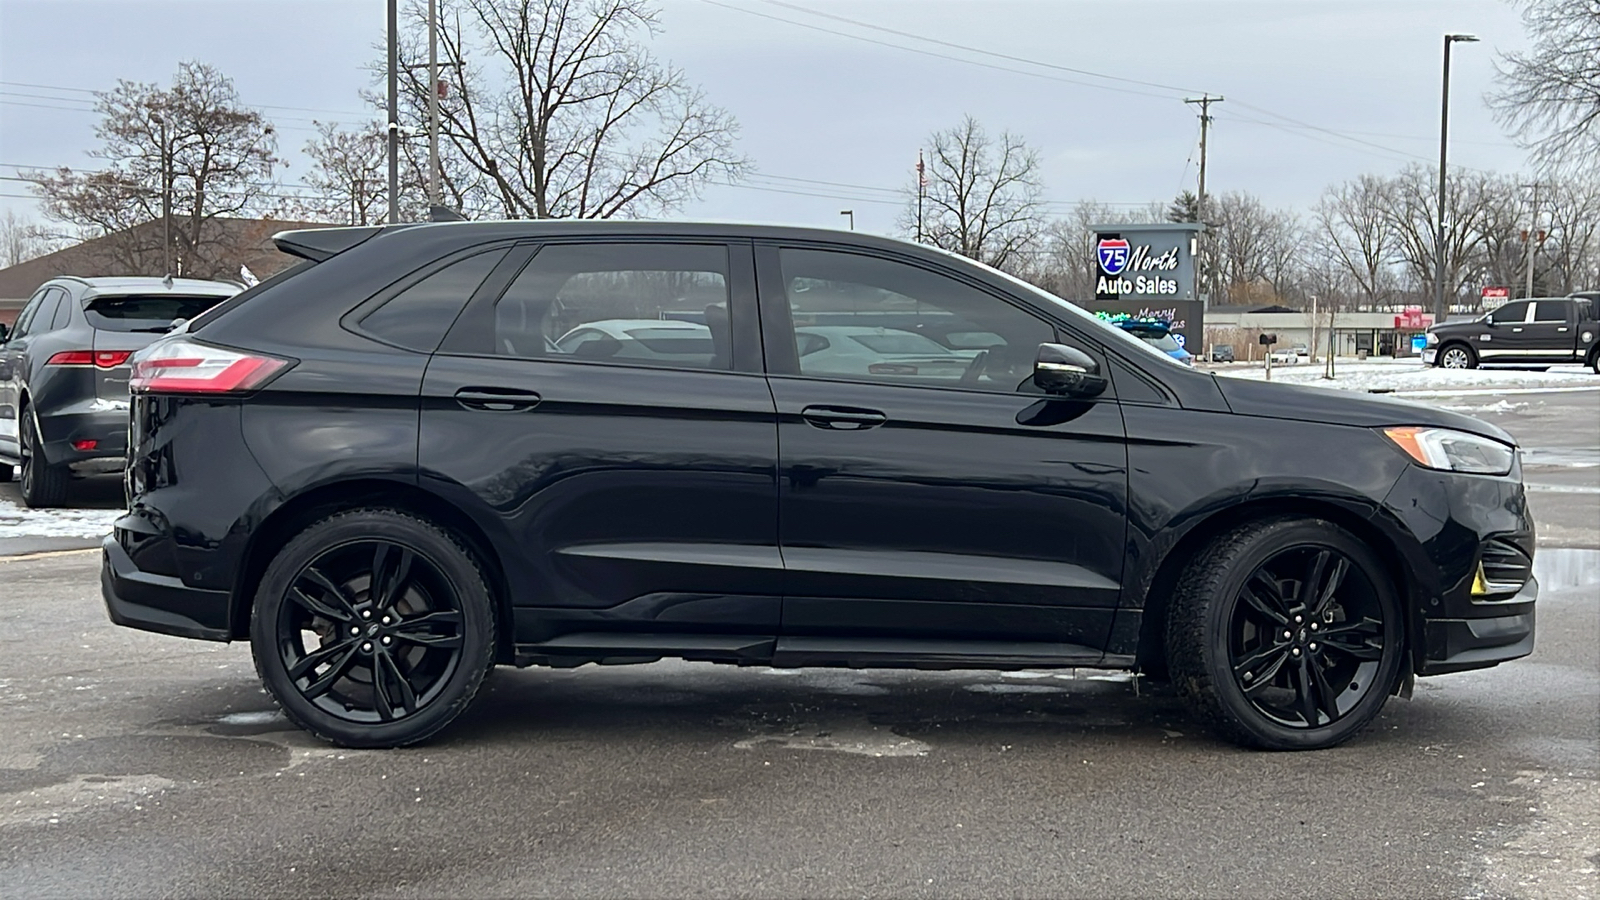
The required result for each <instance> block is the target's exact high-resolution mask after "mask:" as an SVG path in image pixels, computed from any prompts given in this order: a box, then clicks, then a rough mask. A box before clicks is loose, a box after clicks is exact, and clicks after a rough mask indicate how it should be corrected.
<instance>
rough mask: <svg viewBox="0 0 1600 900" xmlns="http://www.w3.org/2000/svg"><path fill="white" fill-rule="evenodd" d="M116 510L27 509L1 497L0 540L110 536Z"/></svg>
mask: <svg viewBox="0 0 1600 900" xmlns="http://www.w3.org/2000/svg"><path fill="white" fill-rule="evenodd" d="M120 515H122V510H119V509H29V508H27V507H26V506H23V505H21V504H19V503H17V502H16V501H14V500H12V499H11V498H9V497H0V538H19V537H51V538H97V537H100V536H101V535H106V534H110V533H111V523H112V522H115V521H116V520H117V517H118V516H120Z"/></svg>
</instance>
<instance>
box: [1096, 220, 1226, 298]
mask: <svg viewBox="0 0 1600 900" xmlns="http://www.w3.org/2000/svg"><path fill="white" fill-rule="evenodd" d="M1200 227H1201V226H1198V225H1190V224H1184V223H1175V224H1167V225H1116V226H1110V225H1108V226H1105V227H1104V228H1097V229H1096V234H1095V246H1094V267H1095V273H1094V274H1095V287H1094V295H1095V299H1096V300H1160V301H1164V302H1170V301H1173V300H1194V299H1196V297H1195V293H1194V255H1193V254H1194V240H1195V235H1196V234H1197V233H1198V232H1199V230H1200Z"/></svg>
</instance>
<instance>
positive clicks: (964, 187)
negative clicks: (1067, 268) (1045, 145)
mask: <svg viewBox="0 0 1600 900" xmlns="http://www.w3.org/2000/svg"><path fill="white" fill-rule="evenodd" d="M928 142H929V154H928V164H927V179H928V187H927V189H926V190H925V192H924V198H925V199H924V205H923V216H922V234H923V236H924V239H925V240H927V241H928V242H929V243H931V244H933V245H934V246H936V247H940V248H943V249H945V250H949V251H952V252H954V253H959V254H961V255H962V256H966V257H969V258H971V259H975V260H977V261H979V262H982V263H986V264H988V265H991V266H994V267H995V268H997V269H1004V268H1007V267H1008V266H1018V267H1020V266H1022V265H1023V264H1025V263H1026V261H1027V256H1028V254H1029V252H1030V251H1031V250H1032V249H1033V248H1034V244H1035V243H1036V242H1037V241H1038V239H1039V237H1040V236H1041V234H1042V233H1043V231H1044V228H1045V224H1046V223H1045V213H1044V202H1043V197H1042V193H1043V186H1042V185H1041V184H1040V181H1039V153H1038V151H1036V150H1034V149H1033V148H1032V147H1029V146H1028V145H1027V144H1025V143H1023V141H1022V139H1021V138H1020V137H1018V136H1016V135H1013V134H1011V133H1010V132H1003V133H1002V134H1001V135H1000V140H999V142H998V143H996V142H994V141H993V140H991V139H990V137H989V135H988V133H987V132H986V131H984V128H983V126H982V125H980V124H978V120H977V119H974V118H973V117H972V116H967V117H966V118H964V119H962V121H961V124H960V125H957V126H955V127H954V128H950V129H946V130H944V131H936V132H934V133H933V134H932V135H931V136H930V137H929V139H928ZM916 215H917V206H916V188H915V186H914V185H913V186H912V188H911V199H910V201H909V203H908V205H907V207H906V211H905V212H904V213H903V214H902V215H901V222H900V224H901V227H903V228H904V229H905V230H906V231H907V232H908V233H911V232H913V231H914V230H915V228H916Z"/></svg>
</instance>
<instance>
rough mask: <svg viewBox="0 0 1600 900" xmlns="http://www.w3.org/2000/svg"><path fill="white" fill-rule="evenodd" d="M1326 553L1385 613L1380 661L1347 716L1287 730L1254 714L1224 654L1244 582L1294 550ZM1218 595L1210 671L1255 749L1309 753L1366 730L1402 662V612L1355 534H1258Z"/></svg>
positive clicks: (1315, 527)
mask: <svg viewBox="0 0 1600 900" xmlns="http://www.w3.org/2000/svg"><path fill="white" fill-rule="evenodd" d="M1307 546H1323V547H1328V548H1329V549H1333V550H1337V551H1338V552H1340V553H1342V554H1344V555H1345V556H1346V557H1347V558H1349V559H1350V560H1351V562H1353V563H1354V564H1355V565H1357V566H1359V567H1360V568H1361V569H1362V570H1363V574H1364V575H1365V576H1366V577H1367V578H1368V579H1369V580H1370V581H1371V582H1372V584H1373V587H1374V589H1375V591H1376V593H1377V597H1378V602H1379V604H1380V606H1381V607H1382V609H1383V620H1384V621H1383V629H1384V633H1383V646H1384V657H1383V659H1382V660H1381V661H1380V663H1379V668H1378V673H1377V677H1376V679H1375V680H1374V684H1373V686H1372V687H1371V688H1370V689H1369V690H1368V691H1367V693H1366V695H1365V696H1363V697H1362V698H1361V701H1360V702H1359V703H1357V704H1356V706H1355V707H1354V708H1352V709H1351V710H1350V712H1349V713H1347V714H1346V715H1344V716H1343V717H1342V718H1340V719H1339V720H1338V721H1337V722H1334V723H1332V724H1329V725H1325V726H1322V727H1319V728H1290V727H1288V726H1285V725H1280V724H1278V723H1277V722H1274V721H1272V720H1271V719H1269V718H1268V717H1267V716H1266V715H1265V714H1263V713H1262V712H1260V711H1259V710H1257V709H1256V708H1255V705H1254V704H1253V703H1252V702H1251V701H1250V699H1249V698H1248V697H1246V696H1245V694H1244V689H1243V688H1241V687H1240V686H1239V684H1238V682H1237V681H1236V680H1235V678H1234V676H1233V667H1232V662H1231V656H1230V651H1229V641H1230V626H1231V622H1232V618H1233V614H1234V611H1235V609H1236V608H1237V606H1238V603H1239V592H1240V590H1241V589H1242V588H1243V587H1244V584H1245V581H1246V580H1247V579H1248V578H1249V577H1250V576H1251V574H1252V573H1254V572H1255V570H1256V569H1257V568H1258V567H1260V566H1261V565H1262V564H1263V563H1265V562H1266V561H1267V560H1269V559H1271V558H1272V557H1273V556H1275V555H1277V554H1278V553H1281V552H1283V551H1285V550H1289V549H1293V548H1295V547H1307ZM1220 585H1221V591H1220V592H1219V594H1218V595H1216V596H1213V597H1212V598H1211V602H1210V603H1209V605H1208V609H1207V611H1206V622H1205V647H1204V654H1205V659H1206V663H1207V669H1208V670H1209V673H1210V675H1211V678H1212V680H1213V684H1214V685H1215V687H1216V691H1217V694H1218V699H1219V700H1220V701H1221V703H1222V705H1223V708H1224V710H1225V712H1226V713H1227V714H1228V715H1229V716H1230V717H1231V718H1232V719H1233V720H1234V721H1235V722H1236V723H1237V725H1238V726H1239V727H1240V728H1241V729H1243V730H1244V731H1246V732H1247V733H1249V734H1250V735H1251V737H1253V738H1254V739H1255V741H1256V742H1257V743H1258V744H1259V745H1260V746H1265V747H1270V748H1273V749H1283V750H1312V749H1321V748H1325V747H1331V746H1333V745H1335V744H1339V743H1342V742H1343V741H1345V740H1348V739H1349V738H1350V737H1352V736H1353V735H1354V734H1355V733H1356V732H1358V731H1360V730H1361V729H1362V728H1364V727H1365V726H1366V725H1367V723H1368V722H1370V721H1371V720H1372V719H1373V718H1374V717H1375V716H1376V715H1377V714H1378V712H1379V711H1380V710H1381V709H1382V708H1383V705H1384V703H1385V702H1387V700H1388V699H1389V693H1390V691H1391V689H1392V688H1393V686H1394V685H1395V684H1397V683H1398V681H1399V678H1400V674H1401V673H1400V670H1401V667H1402V664H1403V662H1404V660H1405V656H1406V654H1405V627H1404V618H1403V617H1404V610H1403V609H1402V605H1401V603H1400V601H1399V597H1398V595H1397V592H1396V590H1395V588H1394V585H1393V583H1392V581H1391V579H1390V577H1389V575H1388V572H1387V571H1386V568H1385V566H1384V565H1383V561H1382V560H1381V559H1380V558H1379V557H1378V555H1377V554H1376V553H1374V552H1373V551H1372V549H1371V548H1369V547H1368V546H1367V545H1366V544H1364V543H1362V542H1361V541H1360V540H1358V539H1357V538H1356V537H1355V536H1354V535H1352V534H1350V533H1349V532H1347V531H1345V530H1344V529H1342V528H1339V527H1338V526H1336V525H1333V524H1332V523H1329V522H1323V521H1318V520H1305V519H1301V520H1288V521H1285V522H1282V523H1281V524H1278V525H1276V526H1274V527H1271V528H1268V529H1266V530H1264V531H1263V532H1262V533H1260V534H1258V535H1257V536H1256V538H1255V540H1254V541H1253V542H1252V543H1251V545H1250V546H1249V547H1248V548H1247V549H1246V550H1245V551H1244V552H1243V553H1242V554H1240V555H1239V556H1238V557H1237V558H1236V559H1235V560H1234V561H1233V565H1232V567H1231V568H1230V570H1229V572H1228V573H1227V574H1226V575H1225V576H1224V577H1223V578H1222V579H1221V582H1220Z"/></svg>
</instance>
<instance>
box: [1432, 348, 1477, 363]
mask: <svg viewBox="0 0 1600 900" xmlns="http://www.w3.org/2000/svg"><path fill="white" fill-rule="evenodd" d="M1439 365H1440V366H1442V367H1444V368H1446V369H1476V368H1477V367H1478V354H1476V353H1474V352H1472V348H1471V347H1468V346H1466V345H1464V344H1451V345H1450V346H1448V347H1446V348H1444V349H1443V350H1441V351H1439Z"/></svg>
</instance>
